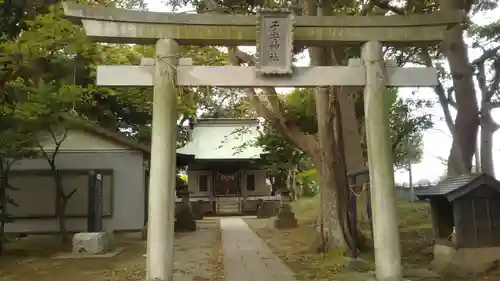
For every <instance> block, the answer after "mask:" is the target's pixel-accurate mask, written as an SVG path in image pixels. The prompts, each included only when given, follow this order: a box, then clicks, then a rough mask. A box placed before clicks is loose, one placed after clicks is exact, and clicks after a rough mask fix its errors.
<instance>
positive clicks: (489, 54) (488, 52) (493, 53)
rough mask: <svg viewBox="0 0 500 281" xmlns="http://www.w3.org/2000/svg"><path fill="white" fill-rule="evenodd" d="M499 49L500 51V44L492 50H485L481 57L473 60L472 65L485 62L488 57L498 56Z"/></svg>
mask: <svg viewBox="0 0 500 281" xmlns="http://www.w3.org/2000/svg"><path fill="white" fill-rule="evenodd" d="M498 51H500V46H497V47H495V48H493V49H490V50H485V51H484V52H483V54H482V55H481V56H480V57H479V58H477V59H475V60H473V61H472V65H479V64H484V63H485V62H486V61H487V60H488V59H490V58H493V57H495V56H497V53H498Z"/></svg>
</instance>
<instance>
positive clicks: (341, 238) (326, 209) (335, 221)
mask: <svg viewBox="0 0 500 281" xmlns="http://www.w3.org/2000/svg"><path fill="white" fill-rule="evenodd" d="M320 158H321V159H322V160H319V159H318V160H316V161H314V164H315V165H316V167H317V169H318V172H319V173H318V181H319V186H320V189H319V193H320V198H321V199H320V201H321V202H320V203H321V204H320V205H321V210H320V212H321V214H320V218H319V227H320V228H319V229H318V230H319V231H323V233H324V236H325V242H327V244H328V246H327V247H335V248H340V249H344V250H348V249H349V246H348V243H347V239H346V237H345V235H344V230H343V226H342V223H341V222H340V219H339V213H340V212H339V208H340V206H339V202H338V194H337V189H336V182H335V171H334V170H333V167H332V166H331V165H327V164H325V161H324V157H320ZM321 226H322V227H323V229H321Z"/></svg>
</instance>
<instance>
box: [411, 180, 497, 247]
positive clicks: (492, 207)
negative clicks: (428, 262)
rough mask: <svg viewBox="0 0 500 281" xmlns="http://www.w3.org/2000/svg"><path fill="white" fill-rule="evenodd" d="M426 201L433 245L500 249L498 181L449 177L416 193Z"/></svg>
mask: <svg viewBox="0 0 500 281" xmlns="http://www.w3.org/2000/svg"><path fill="white" fill-rule="evenodd" d="M416 195H417V197H418V198H419V199H428V200H429V201H430V205H431V210H432V224H433V229H434V234H435V238H436V244H439V243H440V242H444V243H448V244H449V242H450V241H451V240H452V239H451V237H452V236H453V230H454V229H455V239H454V240H455V241H453V244H454V245H453V246H454V248H456V249H458V248H486V247H500V182H499V181H497V180H496V179H495V178H493V177H492V176H490V175H488V174H468V175H460V176H456V177H449V178H447V179H445V180H443V181H441V182H440V183H438V184H437V185H435V186H431V187H429V188H426V189H419V190H417V191H416Z"/></svg>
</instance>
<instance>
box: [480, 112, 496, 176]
mask: <svg viewBox="0 0 500 281" xmlns="http://www.w3.org/2000/svg"><path fill="white" fill-rule="evenodd" d="M496 130H497V124H496V123H495V121H493V118H491V113H490V111H489V109H486V110H483V112H482V113H481V134H480V142H481V147H480V153H479V154H480V157H479V160H480V164H481V166H480V167H476V169H479V171H481V172H483V173H487V174H490V175H492V176H495V167H494V163H493V134H494V133H495V131H496Z"/></svg>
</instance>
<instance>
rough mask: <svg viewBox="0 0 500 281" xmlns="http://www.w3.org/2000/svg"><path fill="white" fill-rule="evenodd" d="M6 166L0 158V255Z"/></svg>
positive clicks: (0, 254) (2, 237) (3, 221)
mask: <svg viewBox="0 0 500 281" xmlns="http://www.w3.org/2000/svg"><path fill="white" fill-rule="evenodd" d="M7 172H8V171H7V167H6V165H5V162H4V160H3V159H0V216H2V219H1V220H0V256H2V255H3V250H4V241H5V223H6V222H5V216H6V214H7V204H8V202H7V188H8V181H7Z"/></svg>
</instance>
